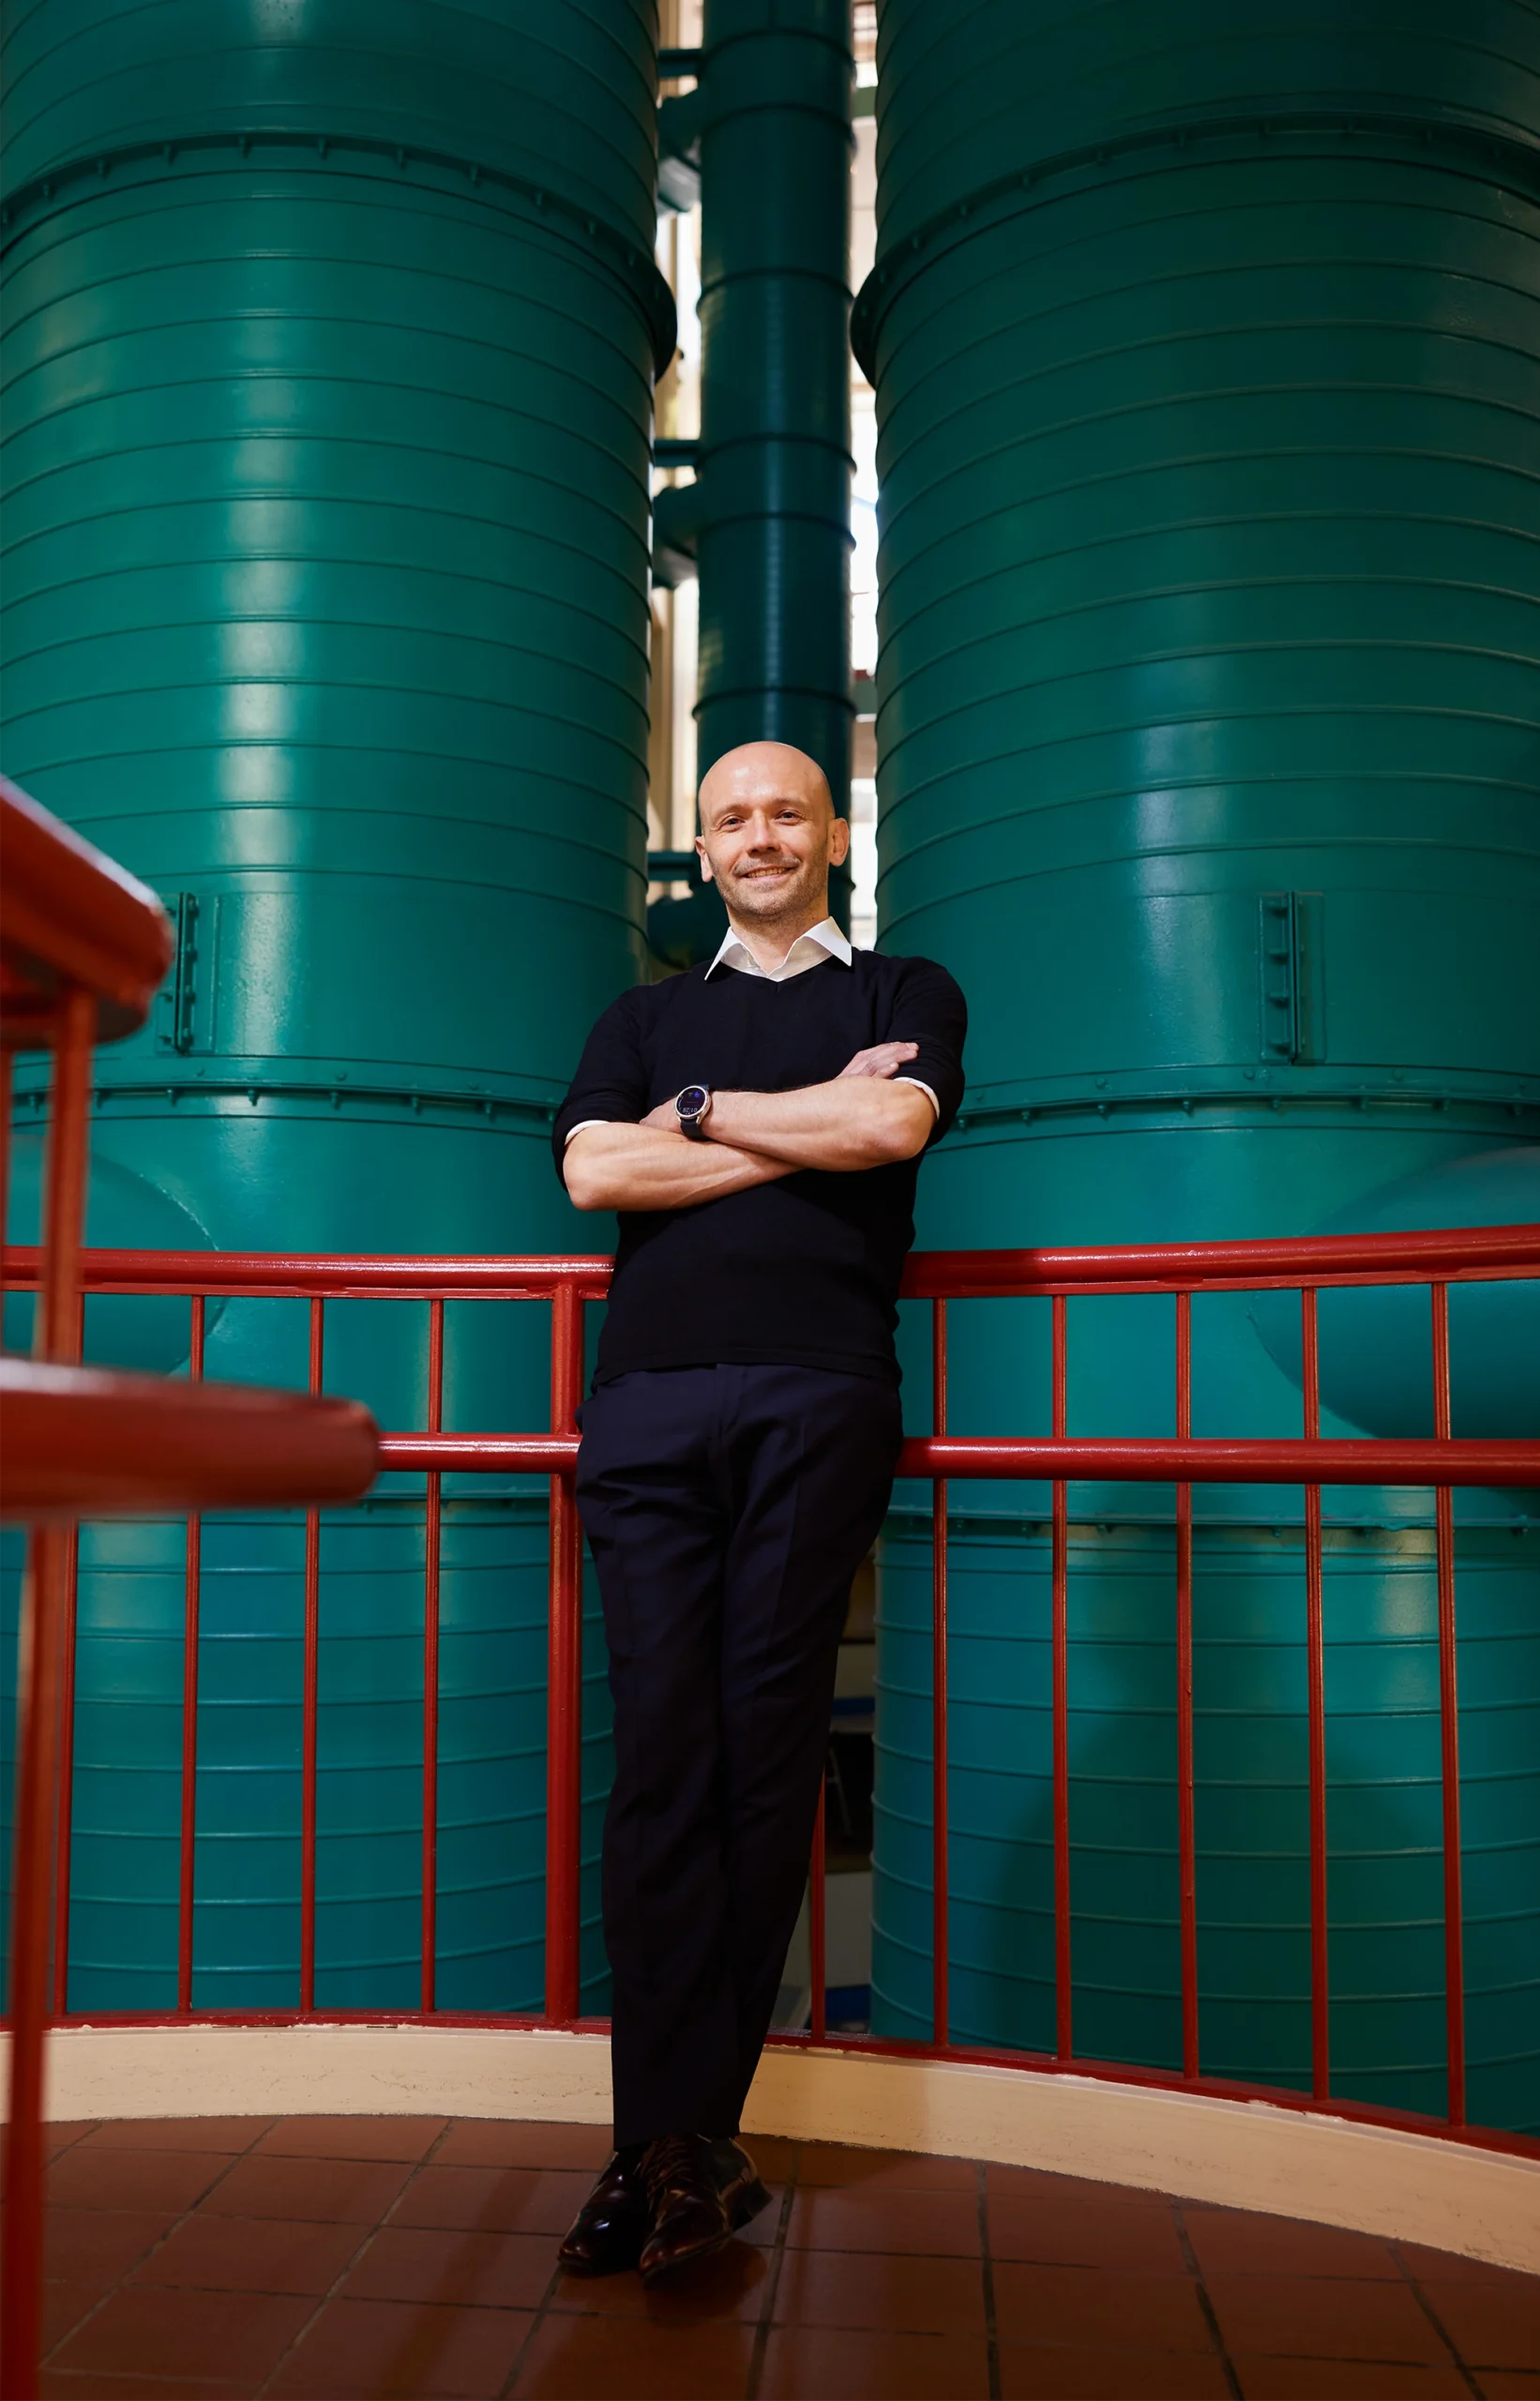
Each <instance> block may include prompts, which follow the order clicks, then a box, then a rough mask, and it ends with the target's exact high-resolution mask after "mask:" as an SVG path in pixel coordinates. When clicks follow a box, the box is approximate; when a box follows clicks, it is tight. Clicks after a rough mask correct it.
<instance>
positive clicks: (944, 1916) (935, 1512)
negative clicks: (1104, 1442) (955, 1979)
mask: <svg viewBox="0 0 1540 2401" xmlns="http://www.w3.org/2000/svg"><path fill="white" fill-rule="evenodd" d="M930 1423H931V1426H932V1428H933V1430H934V1431H935V1432H936V1433H938V1434H944V1433H945V1431H946V1303H945V1302H944V1301H939V1300H938V1301H932V1302H931V1304H930ZM946 1506H947V1503H946V1479H945V1477H944V1476H938V1477H937V1479H936V1484H935V1492H934V1500H933V1503H932V1511H931V1519H930V1576H931V1616H930V1762H931V1767H930V1774H931V1787H930V1789H931V1800H930V1809H931V1842H932V1863H931V1878H932V1883H931V1926H930V1945H931V2002H930V2009H931V2020H932V2035H931V2039H932V2041H934V2042H935V2043H936V2044H937V2045H941V2044H943V2043H945V2042H946V2041H947V2040H948V2027H949V2024H950V2018H951V2001H950V1990H949V1987H950V1975H949V1960H948V1953H949V1950H950V1945H951V1935H950V1931H949V1925H948V1918H949V1910H950V1900H949V1892H948V1877H949V1865H950V1863H949V1856H948V1854H949V1849H950V1831H949V1825H948V1799H947V1776H946Z"/></svg>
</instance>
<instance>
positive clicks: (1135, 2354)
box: [1000, 2343, 1250, 2401]
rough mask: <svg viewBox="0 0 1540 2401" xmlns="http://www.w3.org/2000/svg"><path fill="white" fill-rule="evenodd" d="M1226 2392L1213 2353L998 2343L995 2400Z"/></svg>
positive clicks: (1212, 2400)
mask: <svg viewBox="0 0 1540 2401" xmlns="http://www.w3.org/2000/svg"><path fill="white" fill-rule="evenodd" d="M1229 2393H1230V2384H1229V2380H1228V2378H1226V2375H1225V2371H1224V2364H1223V2362H1222V2361H1221V2360H1220V2359H1219V2358H1218V2357H1217V2355H1216V2354H1215V2353H1213V2352H1210V2353H1209V2354H1208V2355H1207V2356H1206V2357H1205V2356H1204V2355H1203V2354H1201V2353H1200V2352H1197V2351H1163V2350H1155V2349H1150V2350H1108V2349H1103V2348H1098V2347H1097V2346H1096V2345H1095V2344H1057V2343H1002V2344H1001V2346H1000V2401H1136V2396H1137V2401H1226V2396H1228V2394H1229ZM1246 2393H1247V2396H1248V2401H1249V2393H1250V2388H1249V2386H1248V2387H1246Z"/></svg>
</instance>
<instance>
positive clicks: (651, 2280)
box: [641, 2176, 770, 2285]
mask: <svg viewBox="0 0 1540 2401" xmlns="http://www.w3.org/2000/svg"><path fill="white" fill-rule="evenodd" d="M769 2206H770V2195H769V2193H768V2192H767V2190H766V2189H765V2187H764V2185H763V2184H762V2183H761V2182H760V2180H759V2178H758V2177H757V2176H756V2177H755V2179H754V2182H752V2184H748V2185H746V2186H745V2188H744V2190H743V2191H742V2192H741V2193H740V2194H739V2196H738V2197H737V2199H736V2200H735V2201H734V2202H733V2204H732V2217H731V2218H730V2219H729V2220H728V2223H727V2224H726V2226H724V2227H723V2228H722V2230H721V2232H720V2234H717V2235H714V2236H713V2238H712V2240H711V2241H710V2242H702V2244H701V2245H700V2246H699V2248H698V2249H696V2250H694V2251H691V2252H688V2253H687V2255H686V2257H685V2258H683V2259H669V2260H667V2261H665V2262H664V2263H663V2264H662V2265H661V2266H659V2267H657V2268H643V2269H642V2271H641V2273H642V2283H643V2284H644V2285H657V2284H662V2283H663V2282H664V2281H665V2279H666V2278H667V2277H669V2276H677V2275H682V2274H683V2273H684V2272H685V2270H686V2269H687V2268H693V2267H694V2266H695V2265H696V2263H697V2261H698V2260H701V2259H715V2258H716V2257H717V2252H718V2251H721V2250H725V2248H726V2246H727V2245H728V2243H730V2242H732V2238H733V2236H734V2235H735V2234H737V2233H739V2232H740V2231H741V2230H742V2228H743V2227H746V2226H748V2225H751V2224H752V2222H753V2220H754V2219H755V2218H757V2217H758V2216H759V2214H760V2212H761V2211H762V2210H767V2209H768V2208H769Z"/></svg>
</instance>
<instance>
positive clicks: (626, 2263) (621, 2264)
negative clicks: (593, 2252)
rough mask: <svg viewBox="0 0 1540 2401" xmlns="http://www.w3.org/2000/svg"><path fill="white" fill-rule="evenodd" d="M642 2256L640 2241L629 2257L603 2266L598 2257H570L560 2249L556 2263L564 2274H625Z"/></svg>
mask: <svg viewBox="0 0 1540 2401" xmlns="http://www.w3.org/2000/svg"><path fill="white" fill-rule="evenodd" d="M641 2257H642V2245H641V2243H640V2242H639V2243H638V2244H637V2247H636V2249H635V2250H634V2251H633V2252H632V2254H631V2257H630V2258H628V2259H614V2260H611V2261H609V2262H608V2263H606V2264H604V2265H602V2266H601V2265H600V2263H599V2261H598V2260H596V2259H568V2258H564V2256H563V2254H562V2253H561V2252H560V2251H558V2252H557V2254H556V2264H557V2266H558V2267H559V2268H560V2269H561V2272H562V2273H563V2275H564V2276H624V2275H628V2274H629V2273H630V2272H631V2270H632V2269H633V2268H634V2267H635V2266H636V2263H637V2261H638V2260H639V2259H640V2258H641Z"/></svg>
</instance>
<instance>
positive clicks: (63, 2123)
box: [0, 2118, 98, 2167]
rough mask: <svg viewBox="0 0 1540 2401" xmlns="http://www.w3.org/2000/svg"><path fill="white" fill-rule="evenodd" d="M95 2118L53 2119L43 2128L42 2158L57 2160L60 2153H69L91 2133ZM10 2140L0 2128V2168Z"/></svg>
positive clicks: (3, 2128)
mask: <svg viewBox="0 0 1540 2401" xmlns="http://www.w3.org/2000/svg"><path fill="white" fill-rule="evenodd" d="M97 2122H98V2121H97V2120H96V2119H95V2118H53V2119H50V2120H49V2121H48V2122H46V2123H45V2124H44V2126H43V2129H42V2136H43V2157H44V2159H45V2160H48V2159H57V2157H58V2155H59V2153H60V2152H62V2151H69V2150H71V2149H72V2148H73V2146H74V2145H75V2144H76V2143H78V2142H80V2141H82V2140H83V2137H85V2136H86V2135H88V2134H89V2133H90V2132H91V2129H92V2127H93V2126H95V2125H96V2124H97ZM9 2139H10V2136H9V2129H8V2127H6V2126H0V2167H3V2166H4V2164H5V2158H6V2148H7V2145H8V2141H9Z"/></svg>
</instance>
